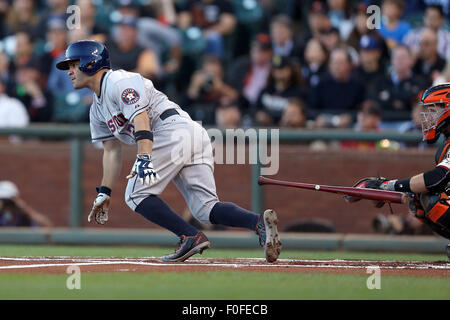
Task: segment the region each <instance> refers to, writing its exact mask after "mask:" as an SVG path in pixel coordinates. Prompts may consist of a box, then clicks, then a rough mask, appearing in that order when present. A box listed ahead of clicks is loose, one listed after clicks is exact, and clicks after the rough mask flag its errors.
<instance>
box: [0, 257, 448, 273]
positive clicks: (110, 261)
mask: <svg viewBox="0 0 450 320" xmlns="http://www.w3.org/2000/svg"><path fill="white" fill-rule="evenodd" d="M149 259H158V258H155V257H147V258H101V259H99V258H87V257H85V258H69V257H54V258H50V257H0V260H6V261H27V262H31V261H35V262H36V261H67V262H68V263H39V264H29V265H8V266H0V270H2V269H3V270H5V269H27V268H49V267H62V266H74V265H75V266H89V265H124V264H125V265H140V266H156V267H167V266H172V267H174V266H176V267H198V266H203V267H224V268H252V267H257V268H274V267H275V268H335V269H367V268H368V267H378V268H380V269H408V270H411V269H412V270H414V269H415V270H421V269H442V270H450V263H446V264H444V265H434V264H414V265H412V264H411V262H410V261H405V265H400V266H386V265H383V263H386V262H387V261H379V263H381V264H380V265H377V261H374V260H295V259H279V260H278V262H277V263H276V264H267V263H265V264H253V263H249V262H248V261H249V260H250V261H261V262H265V259H262V258H238V259H234V261H238V260H241V261H243V262H244V263H242V264H236V263H219V262H213V263H211V262H208V259H191V260H190V261H191V262H195V263H186V262H184V263H162V262H147V261H145V260H149ZM283 262H291V263H292V262H301V263H304V262H310V263H311V262H314V263H322V264H302V265H292V264H283ZM333 262H341V263H350V264H344V265H336V264H332V263H333ZM355 262H357V263H364V262H365V263H370V265H351V263H355ZM397 262H399V261H397ZM408 263H409V264H408Z"/></svg>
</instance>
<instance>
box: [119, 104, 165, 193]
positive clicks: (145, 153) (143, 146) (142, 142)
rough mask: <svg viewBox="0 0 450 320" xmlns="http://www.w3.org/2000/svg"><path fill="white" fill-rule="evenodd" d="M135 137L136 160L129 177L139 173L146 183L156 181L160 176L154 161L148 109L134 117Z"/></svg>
mask: <svg viewBox="0 0 450 320" xmlns="http://www.w3.org/2000/svg"><path fill="white" fill-rule="evenodd" d="M133 125H134V137H135V139H136V144H137V155H136V162H135V163H134V165H133V168H132V169H131V172H130V174H129V175H128V176H127V178H128V179H130V178H132V177H134V176H135V175H137V176H138V177H139V179H141V181H142V183H143V184H145V185H150V183H154V182H156V180H157V179H158V178H159V176H158V174H157V173H156V170H155V169H154V167H153V162H152V148H153V133H152V131H151V128H150V119H149V117H148V114H147V112H146V111H143V112H141V113H139V114H137V115H136V116H135V117H134V119H133Z"/></svg>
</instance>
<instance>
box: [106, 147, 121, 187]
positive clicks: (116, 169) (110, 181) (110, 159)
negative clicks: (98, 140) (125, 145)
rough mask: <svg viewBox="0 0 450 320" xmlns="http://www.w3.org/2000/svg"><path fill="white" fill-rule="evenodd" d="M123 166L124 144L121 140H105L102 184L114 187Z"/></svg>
mask: <svg viewBox="0 0 450 320" xmlns="http://www.w3.org/2000/svg"><path fill="white" fill-rule="evenodd" d="M121 168H122V145H121V143H120V141H119V140H117V139H113V140H107V141H103V178H102V184H101V185H102V186H105V187H108V188H109V189H112V187H113V186H114V183H115V181H116V180H117V178H118V176H119V174H120V170H121Z"/></svg>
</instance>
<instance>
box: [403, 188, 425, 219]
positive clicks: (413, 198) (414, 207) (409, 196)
mask: <svg viewBox="0 0 450 320" xmlns="http://www.w3.org/2000/svg"><path fill="white" fill-rule="evenodd" d="M406 204H407V205H408V209H409V213H411V214H413V215H414V216H415V217H416V218H418V219H424V217H425V210H424V209H423V207H422V204H421V203H420V201H419V199H418V197H417V195H416V194H414V193H412V192H407V193H406Z"/></svg>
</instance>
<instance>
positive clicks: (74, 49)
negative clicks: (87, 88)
mask: <svg viewBox="0 0 450 320" xmlns="http://www.w3.org/2000/svg"><path fill="white" fill-rule="evenodd" d="M76 60H79V61H80V64H79V65H78V68H79V69H80V70H81V71H82V72H84V73H86V74H88V75H93V74H95V73H96V72H97V71H99V70H100V69H103V68H111V64H110V62H109V53H108V49H106V47H105V46H104V45H103V44H101V43H100V42H98V41H92V40H82V41H77V42H74V43H72V44H70V45H69V47H68V48H67V50H66V58H65V59H64V60H62V61H60V62H58V63H57V64H56V67H57V68H58V69H60V70H69V62H71V61H76Z"/></svg>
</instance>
